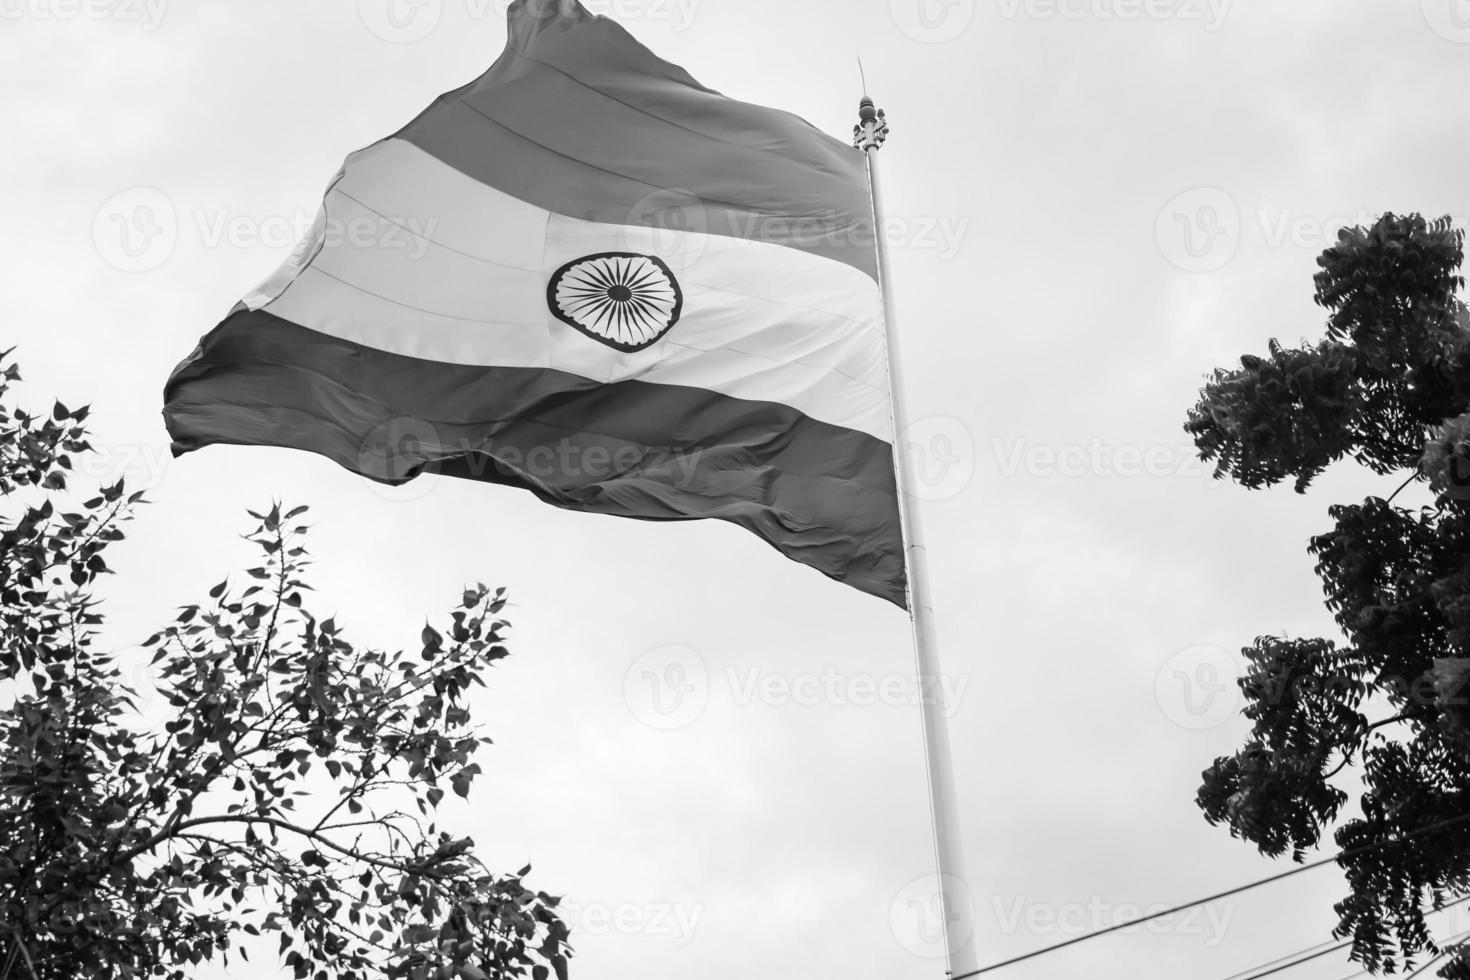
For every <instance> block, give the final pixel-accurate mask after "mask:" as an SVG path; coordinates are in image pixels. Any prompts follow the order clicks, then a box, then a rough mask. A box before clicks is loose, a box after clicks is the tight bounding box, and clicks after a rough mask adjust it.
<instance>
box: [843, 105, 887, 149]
mask: <svg viewBox="0 0 1470 980" xmlns="http://www.w3.org/2000/svg"><path fill="white" fill-rule="evenodd" d="M858 119H859V120H860V122H859V123H858V124H857V125H856V126H854V127H853V128H852V145H853V146H855V147H857V148H858V149H859V150H863V151H864V152H867V151H869V150H879V149H882V148H883V143H884V141H885V140H887V139H888V117H887V116H885V115H884V113H883V110H882V109H879V108H878V107H877V106H876V105H874V104H873V100H872V99H870V98H869V97H868V96H866V95H865V96H863V100H862V101H861V102H859V103H858Z"/></svg>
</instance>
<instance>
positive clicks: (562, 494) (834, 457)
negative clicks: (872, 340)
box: [164, 309, 905, 606]
mask: <svg viewBox="0 0 1470 980" xmlns="http://www.w3.org/2000/svg"><path fill="white" fill-rule="evenodd" d="M165 401H166V407H165V409H164V415H165V420H166V422H167V424H168V429H169V433H170V435H171V436H172V437H173V450H174V453H175V454H176V455H178V454H182V453H185V452H189V451H191V450H195V449H199V448H202V447H203V446H206V445H211V444H220V443H228V444H235V445H270V446H284V447H288V448H293V449H301V450H306V451H310V452H314V453H318V454H320V455H323V456H325V457H327V458H328V459H331V460H332V461H334V462H336V463H338V464H340V465H341V466H343V467H345V468H347V469H349V470H351V471H353V472H355V473H359V474H362V475H363V476H367V477H370V478H372V479H375V480H379V481H382V482H386V483H403V482H406V481H408V480H410V479H412V478H413V477H415V476H416V475H418V474H419V473H421V472H424V471H425V470H429V471H433V472H440V473H444V474H446V475H450V476H456V477H465V478H471V479H479V480H484V481H487V482H492V483H500V484H505V485H508V486H514V487H520V488H522V489H526V490H529V491H531V492H532V493H534V494H536V496H538V497H540V498H541V499H542V500H544V501H546V502H548V503H551V504H555V505H557V506H559V507H563V508H567V509H570V510H579V511H586V512H591V513H599V514H611V515H617V516H622V517H634V518H639V519H643V520H696V519H700V518H715V519H718V520H725V521H730V522H732V523H735V524H738V525H740V526H741V527H744V528H746V529H748V530H750V531H752V532H754V533H756V534H758V535H760V536H761V537H762V538H764V539H765V540H766V541H767V542H769V543H770V544H771V545H773V546H774V547H775V548H777V549H778V550H779V551H781V552H782V553H783V554H785V555H786V556H788V557H790V558H792V559H795V560H796V561H799V562H803V563H804V564H807V565H810V566H812V567H813V568H816V569H817V570H819V571H821V572H823V573H824V574H826V575H829V576H831V577H832V578H834V579H837V580H838V581H841V582H845V583H847V584H849V585H852V586H854V587H856V588H858V589H861V590H862V591H864V592H868V593H870V594H873V595H877V596H881V597H883V598H886V599H888V600H890V601H892V602H894V603H896V604H898V605H900V606H902V605H904V604H905V589H904V572H903V544H902V536H901V532H900V528H899V520H898V508H897V504H896V501H895V489H894V474H893V456H892V447H891V446H890V445H889V444H888V443H886V442H884V441H882V440H880V439H877V438H875V437H873V436H871V435H868V434H867V433H863V432H859V431H856V430H853V429H847V428H842V427H839V426H834V425H831V424H828V423H825V422H818V421H815V420H813V419H811V418H809V417H807V416H805V415H803V414H802V413H800V412H798V411H796V410H795V409H793V408H790V407H788V406H785V405H781V404H777V403H773V402H761V401H751V400H746V399H740V398H733V397H730V396H728V395H723V394H720V393H718V392H714V391H709V390H706V389H701V388H691V387H683V386H678V385H665V384H654V383H649V382H643V381H620V382H614V383H603V382H598V381H595V380H592V379H588V378H583V377H580V376H577V375H573V374H568V373H566V372H562V371H556V370H550V369H544V368H527V367H496V366H489V367H486V366H476V365H463V364H445V363H441V362H438V361H428V360H422V359H419V358H413V357H408V356H405V355H401V354H393V353H389V352H386V351H381V350H377V349H374V348H370V347H365V346H362V345H360V344H356V343H353V342H351V341H348V340H344V339H341V338H336V337H330V336H327V335H325V334H321V333H317V332H316V331H313V330H309V329H307V328H305V327H301V326H298V325H297V324H294V323H291V322H290V321H288V320H284V319H281V318H280V317H277V316H275V315H273V314H270V313H266V312H263V311H251V310H246V309H239V310H237V311H236V312H234V313H232V314H231V315H230V317H229V318H227V319H226V320H225V322H224V323H222V324H221V325H220V326H219V327H217V328H216V329H215V330H214V331H213V332H212V333H210V334H209V335H208V336H207V337H206V338H205V339H204V340H203V341H202V342H201V344H200V346H199V348H198V349H197V350H196V351H195V352H194V353H193V354H192V355H191V356H190V357H189V358H188V359H187V360H186V361H185V362H184V363H183V364H182V365H180V366H179V368H178V370H176V371H175V372H174V375H173V377H172V378H171V379H170V380H169V383H168V388H167V390H166V392H165Z"/></svg>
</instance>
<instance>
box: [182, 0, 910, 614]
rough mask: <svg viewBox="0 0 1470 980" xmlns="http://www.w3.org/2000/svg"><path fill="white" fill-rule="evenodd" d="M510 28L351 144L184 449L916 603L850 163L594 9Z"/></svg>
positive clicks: (223, 353)
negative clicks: (641, 540) (240, 448)
mask: <svg viewBox="0 0 1470 980" xmlns="http://www.w3.org/2000/svg"><path fill="white" fill-rule="evenodd" d="M509 18H510V36H509V42H508V44H507V48H506V51H505V53H504V54H503V55H502V57H501V58H500V59H499V60H497V61H496V63H495V64H494V66H492V67H491V69H490V70H489V71H488V72H487V73H486V74H485V75H483V76H481V77H480V78H479V79H477V80H476V81H474V82H472V83H471V84H469V85H467V86H465V87H463V88H461V89H458V90H456V91H454V92H451V93H448V94H446V95H444V96H442V97H441V98H439V99H438V100H436V101H435V102H434V103H433V104H432V105H431V106H430V107H429V108H428V109H427V110H425V111H424V112H423V113H422V114H420V115H419V116H418V118H416V119H415V120H413V121H412V122H411V123H409V125H408V126H406V127H404V128H403V129H402V130H400V131H399V132H398V133H396V134H395V135H393V136H391V137H389V138H387V139H385V140H382V141H380V142H378V143H375V144H373V145H372V146H369V147H367V148H366V149H363V150H360V151H358V152H356V153H354V154H352V155H351V156H349V157H348V158H347V161H346V163H345V164H344V165H343V168H342V170H341V172H340V173H339V174H338V175H337V177H336V179H335V180H334V181H333V182H332V184H331V186H330V187H329V189H328V191H327V195H326V198H325V201H324V205H323V209H322V212H321V214H320V216H319V217H318V220H317V223H316V227H315V228H314V229H313V231H312V233H311V235H310V236H308V238H307V240H305V241H304V242H302V244H301V245H300V246H299V247H298V249H297V250H296V253H295V254H294V255H293V256H292V257H291V258H290V260H288V261H287V262H286V263H285V265H284V266H283V267H282V268H281V269H280V270H279V271H278V272H277V273H275V274H274V275H273V276H271V277H270V278H269V279H268V280H267V281H266V282H265V283H262V284H261V285H260V286H259V287H257V288H256V289H255V290H254V291H253V292H251V293H250V294H249V295H248V296H247V297H246V298H245V299H244V300H243V301H242V302H241V303H240V304H239V305H238V306H237V307H236V308H235V310H234V311H232V312H231V314H230V315H229V316H228V317H227V318H226V319H225V321H224V322H223V323H221V324H220V325H219V326H218V327H216V328H215V329H214V331H212V332H211V333H210V334H208V335H207V336H206V337H205V338H204V339H203V340H202V341H201V342H200V344H199V346H198V348H196V350H195V351H194V353H193V354H191V355H190V357H189V358H188V359H186V360H185V361H184V362H183V363H182V364H180V365H179V367H178V368H177V369H176V371H175V372H174V375H173V377H172V378H171V379H170V381H169V384H168V387H167V390H166V392H165V403H166V404H165V410H164V414H165V420H166V422H167V424H168V426H169V431H170V433H171V434H172V436H173V439H174V450H175V452H176V453H185V452H189V451H192V450H195V449H199V448H202V447H204V446H207V445H212V444H237V445H265V446H282V447H290V448H296V449H302V450H307V451H311V452H316V453H320V454H322V455H324V456H326V457H328V458H329V459H332V460H333V461H335V462H337V463H338V464H340V465H342V466H344V467H346V468H348V469H350V470H352V471H353V472H356V473H360V474H362V475H364V476H367V477H369V478H371V479H375V480H380V481H385V482H389V483H401V482H404V481H407V480H410V479H412V478H414V477H415V476H416V475H418V474H419V473H421V472H423V471H425V470H432V471H437V472H442V473H447V474H451V475H456V476H463V477H467V478H474V479H480V480H484V481H488V482H493V483H501V484H505V485H509V486H514V487H519V488H522V489H525V490H529V491H531V492H532V493H534V494H536V495H537V496H538V497H540V498H541V499H543V500H545V501H547V502H549V503H552V504H555V505H557V506H559V507H563V508H567V509H572V510H581V511H587V512H593V513H603V514H613V515H618V516H624V517H634V518H641V519H647V520H690V519H698V518H717V519H720V520H726V521H730V522H733V523H735V524H738V525H740V526H742V527H745V528H747V529H749V530H751V531H753V532H754V533H756V534H758V535H760V536H761V537H762V538H763V539H765V540H766V541H768V542H769V543H770V544H772V545H773V546H775V547H776V548H777V549H779V550H780V551H781V552H782V553H784V554H786V555H787V556H788V557H790V558H793V559H795V560H797V561H800V562H803V563H805V564H808V565H810V566H812V567H814V568H817V569H819V570H820V571H822V572H824V573H825V574H827V575H829V576H831V577H833V578H836V579H838V580H840V581H844V582H847V583H848V584H850V585H853V586H854V587H856V588H859V589H862V590H863V591H865V592H869V593H872V594H874V595H879V596H883V597H884V598H887V599H890V600H891V601H893V602H896V603H898V604H900V605H902V604H904V602H905V584H904V571H903V545H902V539H901V534H900V530H899V524H900V522H899V517H898V507H897V500H896V494H895V480H894V472H893V449H892V442H893V432H892V413H891V406H890V403H889V395H888V378H887V356H886V349H885V346H884V336H883V329H882V322H881V299H880V294H879V290H878V284H877V281H876V272H875V266H876V256H875V252H874V249H873V237H872V234H871V229H872V224H873V215H872V205H871V199H870V197H869V194H868V191H867V184H866V174H865V169H864V161H863V157H862V154H861V153H860V152H858V151H857V150H854V149H853V148H851V147H849V146H846V145H845V144H843V143H841V142H839V141H837V140H835V139H832V138H831V137H829V136H827V135H825V134H823V133H821V132H819V131H818V130H816V129H815V128H813V127H812V126H810V125H809V124H808V123H806V122H804V121H802V120H801V119H799V118H798V117H796V116H794V115H791V114H790V113H786V112H781V111H778V110H773V109H766V108H761V107H758V106H752V105H748V104H745V103H741V102H737V101H735V100H732V99H729V98H726V97H725V96H722V95H720V94H719V93H716V92H713V91H711V90H710V89H707V88H705V87H704V86H702V85H700V84H699V83H698V82H696V81H695V80H694V79H693V78H691V77H690V76H689V75H688V74H687V73H686V72H684V71H683V69H680V68H678V67H676V66H674V65H670V64H669V63H667V62H665V61H662V60H660V59H658V58H657V57H655V56H654V55H653V54H652V53H651V52H649V51H648V50H647V49H646V48H644V47H643V46H642V45H640V44H639V43H638V42H637V41H635V40H634V39H633V38H632V37H631V36H630V35H628V34H627V32H626V31H624V30H623V29H622V28H620V27H619V26H618V25H616V24H615V23H613V22H612V21H610V20H608V19H607V18H604V17H594V16H592V15H590V14H589V13H588V12H587V11H586V10H584V9H583V8H582V7H581V6H580V5H579V4H575V3H567V2H553V3H545V2H536V3H526V2H525V0H517V2H516V3H514V4H512V5H511V7H510V13H509Z"/></svg>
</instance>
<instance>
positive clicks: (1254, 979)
mask: <svg viewBox="0 0 1470 980" xmlns="http://www.w3.org/2000/svg"><path fill="white" fill-rule="evenodd" d="M1352 944H1353V941H1352V940H1351V939H1345V940H1343V941H1342V942H1340V943H1333V944H1332V945H1331V946H1328V947H1327V948H1326V949H1323V950H1318V951H1317V952H1315V953H1313V954H1312V955H1310V956H1303V957H1302V958H1301V959H1299V960H1292V961H1291V962H1290V963H1283V964H1282V965H1281V966H1274V967H1272V968H1271V969H1269V970H1262V971H1261V972H1260V973H1252V974H1251V975H1250V976H1248V977H1247V978H1246V980H1261V977H1269V976H1271V975H1272V974H1273V973H1280V972H1281V971H1282V970H1290V969H1291V968H1292V967H1294V966H1301V965H1302V964H1303V963H1310V962H1311V961H1312V960H1319V959H1321V958H1322V957H1324V956H1326V955H1327V954H1328V953H1335V952H1337V951H1338V950H1340V949H1347V948H1348V947H1349V946H1351V945H1352Z"/></svg>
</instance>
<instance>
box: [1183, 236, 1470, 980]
mask: <svg viewBox="0 0 1470 980" xmlns="http://www.w3.org/2000/svg"><path fill="white" fill-rule="evenodd" d="M1463 246H1464V238H1463V233H1462V232H1460V231H1457V230H1454V229H1453V228H1452V227H1451V225H1450V222H1449V220H1448V219H1443V220H1439V221H1435V222H1428V221H1426V220H1425V219H1423V218H1422V217H1420V216H1418V215H1410V216H1407V217H1401V216H1397V215H1392V214H1389V215H1385V216H1384V217H1383V218H1382V219H1380V220H1379V221H1378V222H1377V223H1376V224H1374V225H1373V227H1371V228H1357V229H1351V230H1346V231H1344V232H1342V233H1341V235H1340V236H1339V239H1338V242H1337V244H1336V245H1334V246H1333V247H1331V248H1329V249H1327V250H1326V251H1325V252H1324V253H1323V255H1322V256H1321V258H1320V259H1319V260H1318V264H1319V266H1320V267H1321V272H1319V273H1318V274H1317V276H1316V301H1317V303H1318V304H1319V305H1320V306H1322V307H1323V308H1324V309H1325V310H1326V311H1327V312H1328V320H1327V329H1326V336H1325V337H1324V338H1323V339H1322V340H1321V342H1319V343H1317V344H1304V345H1303V346H1301V347H1300V348H1295V349H1288V348H1284V347H1282V346H1281V345H1279V344H1277V343H1276V342H1274V341H1273V342H1272V343H1271V344H1270V347H1269V349H1268V352H1267V354H1266V355H1265V356H1260V357H1257V356H1246V357H1243V358H1241V366H1240V367H1239V368H1238V369H1235V370H1229V371H1227V370H1218V371H1216V372H1214V374H1213V375H1211V376H1210V377H1209V379H1208V383H1207V384H1206V386H1205V388H1204V390H1203V391H1202V393H1201V396H1200V401H1199V403H1198V404H1197V405H1196V406H1195V407H1194V409H1193V410H1191V411H1190V413H1189V418H1188V422H1187V425H1186V429H1187V431H1188V432H1189V433H1190V434H1191V436H1193V438H1194V440H1195V444H1196V446H1197V448H1198V450H1199V452H1200V455H1201V457H1202V458H1203V459H1205V460H1207V461H1212V462H1214V463H1215V466H1216V476H1217V477H1229V478H1231V479H1233V480H1235V481H1236V482H1238V483H1240V484H1242V485H1243V486H1246V487H1250V488H1260V487H1266V486H1272V485H1274V484H1277V483H1280V482H1283V481H1285V480H1288V479H1290V480H1293V481H1294V485H1295V488H1296V490H1297V491H1298V492H1305V491H1306V490H1307V488H1308V487H1309V486H1310V484H1311V483H1312V481H1313V479H1314V478H1315V477H1317V476H1318V475H1319V474H1320V473H1322V472H1323V471H1324V470H1325V469H1326V468H1327V467H1328V466H1329V465H1331V464H1332V463H1334V462H1337V461H1338V460H1341V459H1344V458H1348V459H1352V460H1356V461H1357V462H1358V463H1360V464H1362V465H1364V466H1366V467H1367V468H1369V469H1370V470H1372V471H1373V472H1374V473H1378V474H1385V475H1386V474H1397V475H1400V476H1402V477H1404V478H1405V486H1407V485H1408V484H1410V483H1414V482H1419V483H1422V484H1425V485H1427V486H1428V487H1429V488H1431V489H1432V491H1433V494H1434V497H1435V503H1434V505H1433V506H1430V507H1422V508H1417V509H1410V508H1407V507H1403V506H1395V504H1394V503H1393V501H1394V500H1395V499H1396V498H1397V493H1396V494H1394V495H1392V496H1390V497H1389V498H1387V499H1381V498H1378V497H1370V498H1369V499H1367V500H1364V501H1363V502H1361V503H1356V504H1340V505H1337V506H1333V507H1331V508H1330V509H1329V516H1330V518H1331V520H1332V522H1333V527H1332V529H1331V530H1329V531H1327V532H1326V533H1324V534H1322V535H1320V536H1318V537H1316V538H1314V539H1313V540H1312V542H1311V545H1310V552H1311V554H1312V555H1313V556H1314V557H1315V559H1316V568H1317V572H1318V575H1319V576H1320V578H1321V580H1322V583H1323V586H1324V590H1325V593H1326V598H1327V605H1328V607H1329V608H1330V610H1331V611H1332V613H1333V614H1334V617H1335V619H1336V622H1337V625H1338V627H1339V628H1340V629H1341V632H1342V636H1341V637H1339V638H1335V639H1288V638H1281V637H1261V638H1259V639H1257V640H1256V641H1255V643H1254V644H1253V645H1252V646H1251V647H1248V648H1246V650H1245V651H1244V653H1245V657H1246V660H1247V662H1248V665H1249V666H1248V669H1247V672H1246V675H1245V676H1244V677H1243V678H1241V679H1240V681H1239V684H1240V687H1241V690H1242V691H1243V692H1244V694H1245V697H1246V703H1247V707H1246V709H1245V715H1246V717H1247V718H1248V719H1249V720H1250V721H1251V722H1252V730H1251V734H1250V736H1249V739H1248V741H1247V743H1246V744H1245V745H1244V746H1243V747H1242V748H1241V749H1240V750H1239V751H1238V752H1237V753H1236V754H1235V755H1233V756H1231V757H1228V758H1222V759H1218V760H1216V762H1215V763H1214V765H1213V766H1211V767H1210V768H1209V769H1208V770H1206V771H1205V773H1204V784H1203V786H1202V787H1201V788H1200V791H1199V796H1198V803H1199V805H1200V807H1201V808H1202V809H1203V811H1204V814H1205V816H1206V818H1207V819H1208V820H1209V821H1210V822H1211V823H1216V824H1224V825H1226V826H1228V827H1229V828H1230V831H1231V832H1232V833H1233V834H1235V835H1236V836H1239V837H1241V838H1244V839H1245V840H1248V841H1250V842H1252V843H1254V844H1255V845H1256V846H1258V847H1259V848H1260V849H1261V850H1262V851H1263V852H1264V853H1266V854H1268V855H1272V856H1279V855H1282V854H1285V853H1287V852H1291V853H1292V855H1293V856H1294V857H1295V858H1296V859H1297V860H1301V859H1302V856H1303V852H1304V851H1305V850H1307V849H1309V848H1313V847H1316V846H1317V845H1318V844H1319V843H1320V840H1321V836H1322V835H1323V833H1324V832H1325V831H1326V829H1327V828H1328V827H1329V826H1331V825H1332V824H1334V823H1336V822H1337V821H1338V819H1339V818H1340V817H1342V816H1343V815H1344V812H1345V810H1344V808H1345V807H1346V805H1347V804H1348V803H1349V794H1348V793H1347V792H1346V791H1344V790H1343V789H1342V788H1341V787H1340V786H1339V782H1341V781H1340V780H1338V781H1334V779H1335V777H1337V775H1338V774H1339V773H1340V772H1342V771H1343V770H1344V769H1347V768H1349V767H1352V768H1353V769H1354V770H1355V774H1356V775H1357V776H1358V777H1359V778H1360V779H1361V781H1362V790H1361V793H1360V795H1359V797H1358V799H1357V801H1356V802H1357V810H1358V812H1357V813H1356V814H1354V815H1352V816H1351V818H1350V819H1346V820H1345V821H1344V822H1343V823H1342V824H1341V826H1340V827H1338V829H1337V831H1336V844H1337V846H1338V847H1339V848H1341V849H1342V852H1343V853H1342V856H1341V857H1340V858H1339V864H1340V865H1341V867H1342V868H1343V870H1344V871H1345V873H1346V876H1347V880H1348V885H1349V887H1350V892H1349V894H1348V895H1347V897H1345V898H1344V899H1343V900H1342V901H1340V902H1339V903H1337V905H1336V906H1335V909H1336V912H1337V914H1338V916H1339V924H1338V927H1337V928H1338V934H1339V935H1340V936H1343V937H1350V938H1351V939H1352V943H1353V946H1352V948H1353V956H1354V958H1355V959H1357V960H1358V961H1360V962H1362V963H1363V964H1364V965H1365V966H1367V967H1368V968H1369V969H1371V970H1372V971H1373V972H1375V973H1385V972H1394V971H1395V970H1397V969H1399V968H1401V967H1402V968H1407V965H1408V964H1410V963H1414V962H1418V963H1419V964H1420V965H1422V964H1423V963H1424V961H1425V959H1426V956H1427V957H1428V958H1430V959H1433V957H1435V956H1436V955H1442V957H1443V959H1442V960H1440V961H1439V962H1438V968H1439V971H1440V972H1439V975H1440V976H1442V977H1454V978H1470V953H1467V952H1466V951H1464V950H1462V949H1460V948H1459V947H1458V946H1456V945H1454V944H1449V945H1446V946H1443V947H1442V946H1440V945H1437V944H1436V941H1435V937H1433V936H1432V935H1431V930H1430V929H1429V927H1428V926H1427V924H1426V921H1425V915H1426V913H1427V912H1429V911H1432V910H1434V909H1437V908H1440V907H1442V906H1444V905H1445V904H1447V903H1448V902H1451V901H1454V900H1457V899H1459V898H1462V897H1464V896H1466V895H1467V894H1470V683H1467V682H1470V316H1467V313H1466V308H1465V306H1464V304H1463V303H1462V302H1461V301H1460V300H1459V299H1458V296H1459V294H1460V291H1461V290H1462V289H1463V287H1464V280H1463V278H1462V277H1461V276H1460V274H1459V273H1460V266H1461V263H1462V261H1463V258H1464V248H1463ZM1439 938H1440V939H1441V940H1443V939H1444V937H1439Z"/></svg>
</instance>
